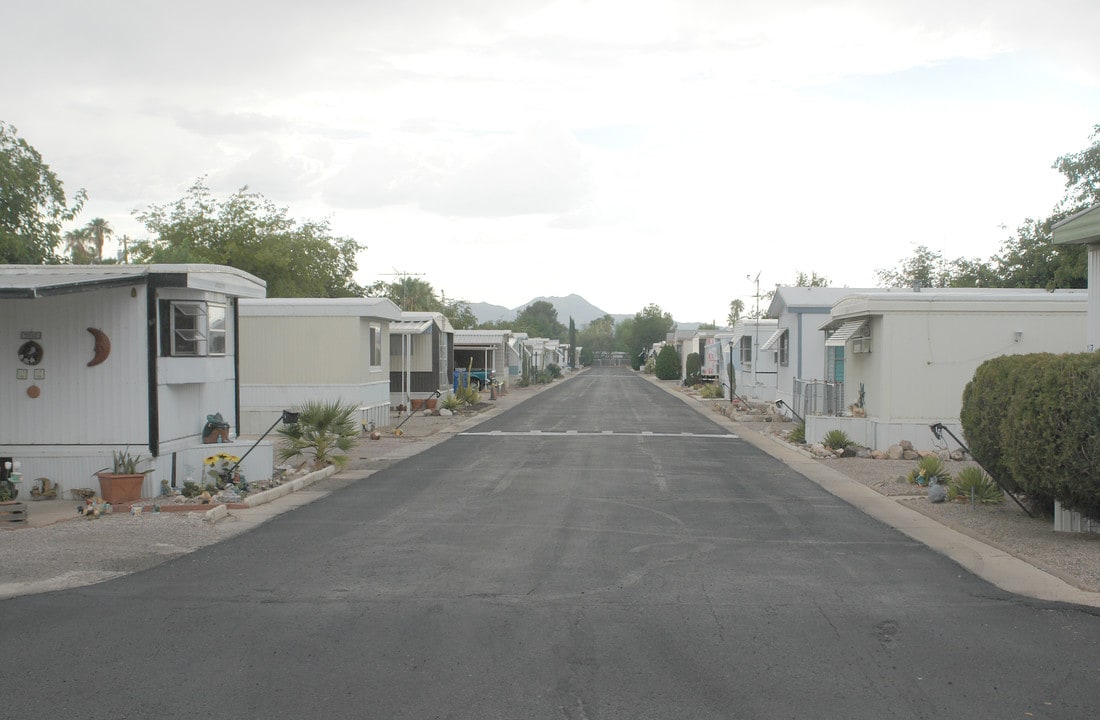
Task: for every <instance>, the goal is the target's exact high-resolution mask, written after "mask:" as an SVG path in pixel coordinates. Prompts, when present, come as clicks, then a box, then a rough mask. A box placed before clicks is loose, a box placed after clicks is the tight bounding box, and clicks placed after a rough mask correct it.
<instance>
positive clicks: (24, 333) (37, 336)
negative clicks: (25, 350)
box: [19, 330, 42, 340]
mask: <svg viewBox="0 0 1100 720" xmlns="http://www.w3.org/2000/svg"><path fill="white" fill-rule="evenodd" d="M19 339H20V340H41V339H42V331H41V330H20V331H19Z"/></svg>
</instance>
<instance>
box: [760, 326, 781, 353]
mask: <svg viewBox="0 0 1100 720" xmlns="http://www.w3.org/2000/svg"><path fill="white" fill-rule="evenodd" d="M785 332H787V328H780V329H779V330H776V331H775V332H773V333H772V334H771V337H769V338H768V340H767V342H765V343H764V344H763V345H761V346H760V349H761V350H771V349H772V346H774V345H775V344H776V343H777V342H779V336H780V335H782V334H783V333H785Z"/></svg>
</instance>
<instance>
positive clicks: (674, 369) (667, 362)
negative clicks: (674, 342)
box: [653, 345, 680, 380]
mask: <svg viewBox="0 0 1100 720" xmlns="http://www.w3.org/2000/svg"><path fill="white" fill-rule="evenodd" d="M653 371H654V372H655V373H657V379H658V380H679V379H680V354H679V353H678V352H676V348H674V347H672V346H671V345H665V346H664V347H663V348H661V352H659V353H657V362H656V364H654V366H653Z"/></svg>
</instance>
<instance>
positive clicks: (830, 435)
mask: <svg viewBox="0 0 1100 720" xmlns="http://www.w3.org/2000/svg"><path fill="white" fill-rule="evenodd" d="M821 444H822V445H824V446H825V447H827V448H832V449H833V450H843V449H844V448H846V447H848V446H849V445H851V444H852V439H851V438H850V437H848V433H846V432H844V431H843V430H830V431H829V432H827V433H825V437H824V438H823V439H822V440H821Z"/></svg>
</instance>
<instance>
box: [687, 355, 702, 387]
mask: <svg viewBox="0 0 1100 720" xmlns="http://www.w3.org/2000/svg"><path fill="white" fill-rule="evenodd" d="M686 363H687V377H686V378H684V384H685V385H696V384H698V383H699V382H701V378H700V376H699V372H700V371H701V370H702V369H703V356H702V355H700V354H699V353H694V352H693V353H688V356H687V360H686Z"/></svg>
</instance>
